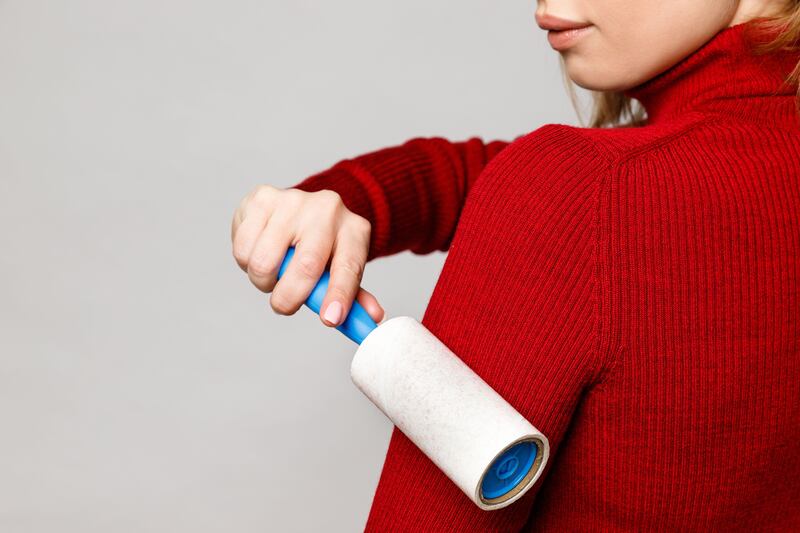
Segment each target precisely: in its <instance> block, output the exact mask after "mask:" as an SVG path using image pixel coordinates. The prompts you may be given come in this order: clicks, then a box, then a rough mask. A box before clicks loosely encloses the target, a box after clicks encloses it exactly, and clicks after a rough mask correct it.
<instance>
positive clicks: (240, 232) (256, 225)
mask: <svg viewBox="0 0 800 533" xmlns="http://www.w3.org/2000/svg"><path fill="white" fill-rule="evenodd" d="M259 190H261V189H256V191H259ZM247 198H250V200H249V201H248V202H247V203H244V201H243V203H244V205H245V207H240V208H239V209H238V210H237V212H236V213H235V214H234V220H233V222H232V228H231V230H232V240H233V257H234V258H235V259H236V263H237V264H238V265H239V267H240V268H241V269H242V270H244V271H247V263H248V261H249V260H250V254H252V252H253V248H254V246H255V244H256V240H257V239H258V236H259V235H260V234H261V231H262V230H263V229H264V227H265V226H266V224H267V220H268V219H269V215H270V212H271V210H272V205H271V201H270V199H269V195H268V194H267V193H259V192H254V193H251V195H249V196H248V197H247ZM237 218H238V219H240V220H241V221H240V222H238V223H237Z"/></svg>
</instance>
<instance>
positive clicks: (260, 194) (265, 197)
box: [253, 185, 275, 205]
mask: <svg viewBox="0 0 800 533" xmlns="http://www.w3.org/2000/svg"><path fill="white" fill-rule="evenodd" d="M274 192H275V187H273V186H272V185H259V186H258V187H256V188H255V190H254V191H253V200H254V201H255V202H257V203H258V204H260V205H264V204H266V203H267V202H268V201H270V199H271V198H272V195H273V193H274Z"/></svg>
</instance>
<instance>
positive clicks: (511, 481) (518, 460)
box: [481, 441, 538, 499]
mask: <svg viewBox="0 0 800 533" xmlns="http://www.w3.org/2000/svg"><path fill="white" fill-rule="evenodd" d="M537 451H538V450H537V447H536V444H534V443H533V442H530V441H525V442H520V443H517V444H515V445H514V446H512V447H511V448H509V449H508V450H506V451H505V452H503V454H502V455H501V456H500V457H498V458H497V459H496V460H495V461H494V462H493V463H492V465H491V466H490V467H489V470H488V471H487V472H486V475H485V476H484V477H483V482H482V483H481V492H482V493H483V497H484V498H486V499H492V498H498V497H500V496H502V495H503V494H506V493H507V492H509V491H510V490H511V489H513V488H514V487H516V486H517V485H518V484H519V482H520V481H522V478H524V477H525V476H526V475H527V474H528V472H529V471H530V469H531V467H532V466H533V461H534V459H536V453H537Z"/></svg>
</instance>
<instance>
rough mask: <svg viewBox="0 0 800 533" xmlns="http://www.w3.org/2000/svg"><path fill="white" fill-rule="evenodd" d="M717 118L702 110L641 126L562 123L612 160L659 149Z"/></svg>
mask: <svg viewBox="0 0 800 533" xmlns="http://www.w3.org/2000/svg"><path fill="white" fill-rule="evenodd" d="M713 123H714V120H713V118H712V117H708V116H706V115H703V114H701V113H687V115H686V116H684V117H682V118H681V119H680V120H676V121H672V122H669V123H665V124H654V125H645V126H639V127H630V126H628V127H614V128H585V127H578V126H570V125H566V124H559V126H561V127H563V128H569V129H571V130H573V131H574V134H575V135H580V136H582V137H583V138H584V139H586V141H587V142H589V143H591V144H592V145H593V146H594V148H595V150H597V152H598V153H599V154H601V155H602V157H603V158H605V159H606V161H608V162H609V163H622V162H624V161H626V160H630V159H634V158H637V157H646V156H648V155H651V154H655V153H657V152H659V150H661V149H663V148H664V147H667V146H669V145H670V144H671V143H673V142H676V141H678V140H681V139H683V140H685V139H686V137H687V136H690V135H691V134H692V132H693V131H696V130H697V129H699V128H702V127H704V126H705V127H709V126H713Z"/></svg>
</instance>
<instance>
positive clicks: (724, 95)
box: [623, 22, 800, 127]
mask: <svg viewBox="0 0 800 533" xmlns="http://www.w3.org/2000/svg"><path fill="white" fill-rule="evenodd" d="M750 28H751V26H750V24H749V23H747V22H745V23H741V24H736V25H734V26H730V27H727V28H724V29H723V30H721V31H720V32H719V33H717V34H716V35H715V36H714V37H712V38H711V39H710V40H709V41H707V42H706V43H705V44H704V45H703V46H701V47H700V48H699V49H697V50H695V51H694V52H693V53H692V54H690V55H688V56H687V57H685V58H684V59H683V60H681V61H680V62H678V63H677V64H675V65H673V66H672V67H670V68H668V69H667V70H665V71H663V72H661V73H660V74H658V75H657V76H655V77H653V78H650V79H649V80H647V81H645V82H643V83H641V84H639V85H637V86H635V87H632V88H630V89H628V90H625V91H623V94H625V95H626V96H629V97H631V98H635V99H637V100H638V101H639V102H640V103H641V104H642V106H643V107H644V108H645V110H646V111H647V117H648V119H647V124H659V123H663V122H667V121H673V120H676V119H678V118H680V117H681V116H683V115H685V114H686V113H688V112H704V113H710V114H723V115H729V116H735V117H739V118H756V119H758V120H760V121H765V122H769V123H773V124H780V125H784V126H789V127H797V126H798V125H800V119H799V117H798V111H797V109H796V102H797V100H796V98H797V94H798V87H797V83H796V82H795V83H789V82H788V81H787V77H788V75H789V74H790V73H791V72H792V70H793V69H794V68H795V67H796V66H797V64H798V62H800V51H798V50H791V51H790V50H779V51H775V52H771V53H768V54H764V55H757V54H756V53H755V52H754V51H753V50H752V46H753V45H755V44H757V43H758V42H759V41H760V40H762V39H768V38H769V35H766V34H760V35H759V34H757V33H756V32H754V31H750Z"/></svg>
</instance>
